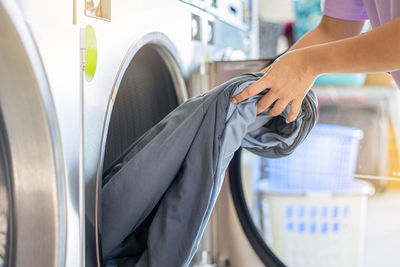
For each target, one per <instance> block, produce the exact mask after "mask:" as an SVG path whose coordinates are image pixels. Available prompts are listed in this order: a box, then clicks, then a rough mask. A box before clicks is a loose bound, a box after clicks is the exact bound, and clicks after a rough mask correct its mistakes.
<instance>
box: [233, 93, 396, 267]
mask: <svg viewBox="0 0 400 267" xmlns="http://www.w3.org/2000/svg"><path fill="white" fill-rule="evenodd" d="M314 90H315V92H316V93H317V96H318V98H319V112H320V118H319V124H317V125H316V127H315V128H314V129H313V130H312V132H311V133H310V135H309V136H308V137H307V139H306V140H305V141H304V142H303V143H302V144H301V145H300V146H299V147H298V148H297V150H296V151H295V152H294V153H293V154H292V155H289V156H287V157H284V158H281V159H265V158H261V157H258V156H256V155H254V154H252V153H250V152H248V151H245V150H242V151H241V152H238V153H237V154H236V156H235V158H234V159H233V161H232V164H231V167H230V183H231V190H232V196H233V198H234V201H235V205H236V210H237V212H238V214H239V217H241V218H240V221H241V223H242V226H243V228H244V232H245V233H246V235H247V237H248V238H249V240H250V242H251V243H252V245H253V248H254V249H255V250H256V252H257V253H258V255H259V256H260V258H261V259H263V261H264V263H265V264H266V265H267V266H281V265H282V264H284V265H287V266H290V267H297V266H298V267H302V266H341V267H346V266H349V267H350V266H366V267H373V266H399V265H400V260H399V258H398V257H397V256H396V253H393V252H394V251H396V250H397V248H398V247H399V246H400V238H399V237H400V227H399V225H400V212H399V206H400V179H399V175H400V172H399V171H400V168H399V166H400V165H399V152H398V151H399V149H398V146H399V144H400V139H399V134H400V132H399V131H398V129H397V128H398V125H399V124H398V114H400V113H399V112H398V106H399V103H398V102H399V99H400V93H399V91H398V90H396V89H395V88H393V87H384V88H374V87H361V88H346V89H343V88H335V87H329V88H322V87H315V88H314ZM378 92H379V93H378ZM266 255H268V257H267V256H266Z"/></svg>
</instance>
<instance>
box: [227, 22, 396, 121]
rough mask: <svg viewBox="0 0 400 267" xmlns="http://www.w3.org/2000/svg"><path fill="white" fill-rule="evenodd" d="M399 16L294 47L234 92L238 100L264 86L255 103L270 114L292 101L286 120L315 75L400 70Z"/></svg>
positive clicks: (296, 109) (295, 110)
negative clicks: (371, 27) (351, 33)
mask: <svg viewBox="0 0 400 267" xmlns="http://www.w3.org/2000/svg"><path fill="white" fill-rule="evenodd" d="M399 29H400V17H398V18H396V19H393V20H391V21H390V22H388V23H386V24H384V25H382V26H380V27H378V28H376V29H374V30H372V31H370V32H368V33H365V34H362V35H359V36H357V37H351V38H347V39H344V40H339V41H333V42H328V43H324V44H318V45H312V46H309V47H305V48H300V49H295V50H293V51H291V52H288V53H286V54H284V55H283V56H281V57H280V58H279V59H278V60H277V61H275V63H273V64H272V65H271V67H270V68H269V69H268V70H267V72H266V73H265V75H264V76H263V78H261V79H260V80H259V81H257V82H255V83H254V84H252V85H251V86H249V87H247V88H246V89H245V90H244V91H243V92H242V93H240V94H238V95H236V96H235V97H234V98H233V99H232V102H234V103H238V102H241V101H243V100H245V99H247V98H249V97H251V96H253V95H255V94H258V93H259V92H261V91H263V90H264V89H265V88H270V91H269V92H268V93H267V94H266V95H265V96H263V97H262V98H261V99H260V101H259V102H258V111H259V112H261V111H263V110H265V109H267V108H268V107H270V106H271V105H272V104H274V106H273V108H271V110H270V111H269V113H270V114H271V115H272V116H277V115H279V114H281V113H282V111H283V110H284V109H285V108H286V106H287V105H288V104H289V103H291V108H290V113H289V115H288V117H287V118H286V121H287V122H292V121H294V120H295V119H296V117H297V115H298V113H299V110H300V107H301V103H302V101H303V98H304V96H305V95H306V93H307V91H308V90H309V89H310V87H311V86H312V84H313V82H314V80H315V79H316V77H317V76H318V75H320V74H323V73H357V72H383V71H392V70H397V69H400V30H399Z"/></svg>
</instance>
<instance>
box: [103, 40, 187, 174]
mask: <svg viewBox="0 0 400 267" xmlns="http://www.w3.org/2000/svg"><path fill="white" fill-rule="evenodd" d="M159 49H160V47H158V46H157V45H155V44H148V45H145V46H144V47H142V48H141V49H139V50H138V52H137V53H136V54H135V56H134V57H133V59H132V61H131V62H130V63H129V65H128V68H127V69H126V71H125V73H124V74H123V78H122V80H121V83H120V86H119V89H118V92H117V96H116V99H115V103H114V107H113V109H112V113H111V119H110V122H109V128H108V134H107V141H106V147H105V154H104V162H103V170H104V173H106V172H107V171H108V170H110V168H112V166H114V165H115V164H116V163H117V162H118V161H119V160H120V159H121V158H122V156H123V155H124V154H125V153H126V152H127V151H129V148H130V147H131V146H132V144H133V143H134V142H135V141H136V140H137V139H138V138H139V137H140V136H141V135H142V134H144V133H145V132H146V131H147V130H149V129H150V128H151V127H152V126H154V125H155V124H157V123H158V122H159V121H160V120H161V119H162V118H164V117H165V116H166V115H167V114H168V113H169V112H170V111H172V110H173V109H175V108H176V107H177V106H178V98H177V93H176V90H180V89H181V88H176V86H175V84H174V82H173V78H172V74H171V71H170V69H169V68H168V66H167V64H166V62H165V57H163V56H162V55H161V54H160V53H159Z"/></svg>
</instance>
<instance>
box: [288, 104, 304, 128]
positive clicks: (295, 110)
mask: <svg viewBox="0 0 400 267" xmlns="http://www.w3.org/2000/svg"><path fill="white" fill-rule="evenodd" d="M302 102H303V100H302V99H300V98H296V99H294V100H293V101H292V105H291V106H290V112H289V115H288V116H287V117H286V123H290V122H292V121H294V120H295V119H296V118H297V115H299V112H300V108H301V103H302Z"/></svg>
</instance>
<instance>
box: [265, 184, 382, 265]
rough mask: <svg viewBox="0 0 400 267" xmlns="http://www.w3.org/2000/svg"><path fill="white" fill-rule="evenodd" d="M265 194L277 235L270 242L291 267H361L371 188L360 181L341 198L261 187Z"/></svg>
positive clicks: (271, 229)
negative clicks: (275, 190) (277, 190)
mask: <svg viewBox="0 0 400 267" xmlns="http://www.w3.org/2000/svg"><path fill="white" fill-rule="evenodd" d="M261 192H262V193H261V194H262V199H263V201H261V203H263V204H262V205H264V207H263V208H262V209H263V210H264V213H265V212H266V211H267V212H266V213H267V214H264V220H268V223H269V227H267V228H269V229H267V231H266V232H269V233H270V234H271V235H270V236H268V237H266V238H267V240H268V239H269V242H270V246H271V247H272V250H273V251H274V252H275V253H276V254H277V255H278V256H279V258H280V259H282V260H283V261H284V263H285V264H286V265H287V266H289V267H313V266H315V267H330V266H332V267H358V266H361V264H362V258H363V257H362V253H363V238H364V230H365V220H366V209H367V199H368V196H369V195H371V194H373V192H374V189H373V187H372V186H371V185H370V184H368V183H366V182H361V181H355V182H354V185H353V186H352V188H351V189H349V190H347V191H343V192H337V193H335V194H329V193H321V192H319V193H310V192H307V193H306V194H300V193H299V194H293V193H289V194H285V193H283V192H274V191H271V190H270V189H269V188H268V184H261ZM265 205H268V207H266V206H265ZM264 230H265V226H264Z"/></svg>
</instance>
